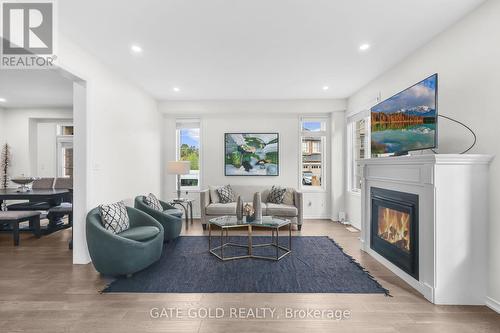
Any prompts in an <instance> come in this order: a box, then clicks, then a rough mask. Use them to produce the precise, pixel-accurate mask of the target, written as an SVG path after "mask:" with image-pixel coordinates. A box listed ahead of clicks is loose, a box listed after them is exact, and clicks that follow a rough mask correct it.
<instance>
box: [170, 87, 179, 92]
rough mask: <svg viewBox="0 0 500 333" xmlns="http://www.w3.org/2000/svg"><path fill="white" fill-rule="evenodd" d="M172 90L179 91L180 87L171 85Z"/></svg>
mask: <svg viewBox="0 0 500 333" xmlns="http://www.w3.org/2000/svg"><path fill="white" fill-rule="evenodd" d="M172 90H173V91H175V92H179V91H181V89H180V88H179V87H173V88H172Z"/></svg>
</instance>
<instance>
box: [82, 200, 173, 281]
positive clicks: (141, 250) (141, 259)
mask: <svg viewBox="0 0 500 333" xmlns="http://www.w3.org/2000/svg"><path fill="white" fill-rule="evenodd" d="M127 213H128V216H129V219H130V228H129V229H128V230H125V231H123V232H121V233H119V234H114V233H112V232H111V231H108V230H106V229H104V227H103V225H102V223H101V214H100V212H99V208H94V209H92V210H91V211H90V212H89V213H88V214H87V223H86V234H87V245H88V249H89V253H90V257H91V258H92V263H93V264H94V267H95V269H96V270H97V271H98V272H100V273H102V274H105V275H127V276H130V275H132V274H133V273H135V272H138V271H140V270H143V269H144V268H146V267H148V266H149V265H151V264H152V263H154V262H156V261H157V260H158V259H160V257H161V252H162V249H163V227H162V225H161V224H160V223H158V222H157V221H156V220H155V219H154V218H152V217H151V216H149V215H148V214H146V213H144V212H141V211H140V210H138V209H135V208H132V207H127Z"/></svg>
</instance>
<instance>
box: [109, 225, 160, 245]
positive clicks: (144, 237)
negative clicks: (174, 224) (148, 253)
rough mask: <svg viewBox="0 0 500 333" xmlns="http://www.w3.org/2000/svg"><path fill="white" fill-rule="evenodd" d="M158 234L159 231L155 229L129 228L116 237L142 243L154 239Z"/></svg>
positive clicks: (148, 227)
mask: <svg viewBox="0 0 500 333" xmlns="http://www.w3.org/2000/svg"><path fill="white" fill-rule="evenodd" d="M159 233H160V229H158V228H157V227H152V226H151V227H150V226H147V227H135V228H131V229H128V230H125V231H123V232H120V233H119V234H118V235H119V236H121V237H125V238H128V239H131V240H135V241H138V242H144V241H148V240H150V239H153V238H155V237H156V235H158V234H159Z"/></svg>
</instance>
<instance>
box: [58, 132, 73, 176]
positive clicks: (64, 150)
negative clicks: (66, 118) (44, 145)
mask: <svg viewBox="0 0 500 333" xmlns="http://www.w3.org/2000/svg"><path fill="white" fill-rule="evenodd" d="M73 134H74V129H73V125H58V126H57V137H56V142H57V176H58V177H73Z"/></svg>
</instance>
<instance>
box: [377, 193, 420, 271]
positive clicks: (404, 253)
mask: <svg viewBox="0 0 500 333" xmlns="http://www.w3.org/2000/svg"><path fill="white" fill-rule="evenodd" d="M370 247H371V248H372V249H373V250H375V251H376V252H377V253H379V254H380V255H382V256H383V257H384V258H386V259H387V260H389V261H390V262H392V263H393V264H394V265H396V266H398V267H399V268H401V269H402V270H403V271H405V272H406V273H408V274H410V275H411V276H413V277H414V278H415V279H417V280H418V195H415V194H411V193H403V192H398V191H392V190H387V189H381V188H376V187H372V188H371V237H370Z"/></svg>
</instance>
